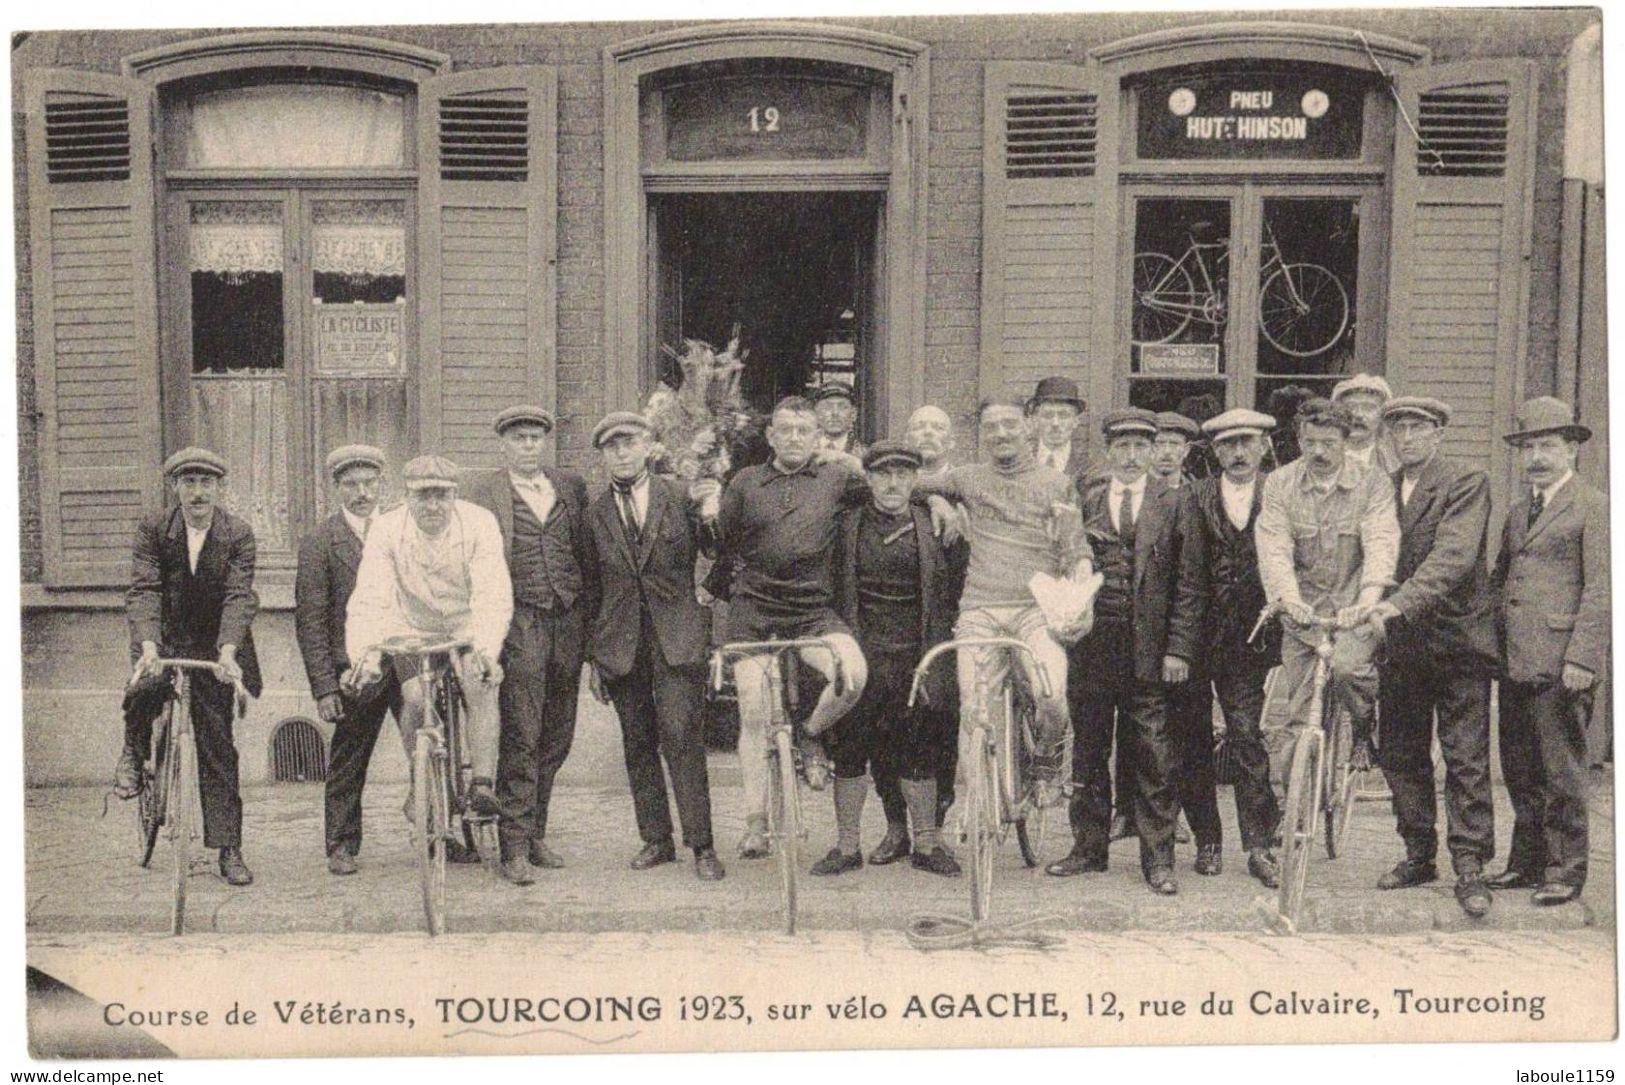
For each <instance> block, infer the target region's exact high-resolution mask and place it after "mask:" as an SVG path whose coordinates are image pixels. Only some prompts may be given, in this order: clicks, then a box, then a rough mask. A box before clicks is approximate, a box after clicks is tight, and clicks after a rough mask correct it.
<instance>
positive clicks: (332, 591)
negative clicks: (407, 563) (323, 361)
mask: <svg viewBox="0 0 1625 1085" xmlns="http://www.w3.org/2000/svg"><path fill="white" fill-rule="evenodd" d="M326 467H327V477H328V478H329V479H330V480H331V481H332V483H333V496H334V497H335V499H336V500H337V502H338V506H339V507H338V511H337V512H335V513H333V515H331V516H329V517H328V518H327V519H326V520H324V521H323V522H322V523H321V524H320V525H318V526H317V528H316V530H315V531H312V532H311V533H310V534H309V535H307V536H305V539H304V541H303V542H302V543H300V545H299V571H298V574H297V576H296V577H295V579H294V587H293V599H294V604H293V626H294V633H295V635H296V636H297V638H298V640H299V655H300V657H301V658H302V659H303V660H304V663H305V676H306V677H307V678H308V679H309V681H310V695H311V696H312V697H313V698H315V700H316V712H317V714H318V715H319V716H321V718H322V720H323V722H325V723H329V724H331V725H332V727H333V740H332V742H331V744H330V745H329V747H328V758H327V784H326V801H325V803H324V806H323V825H324V837H325V841H326V847H327V869H328V871H329V872H330V873H332V874H337V875H347V874H354V873H355V872H356V854H357V853H358V852H360V850H361V793H362V789H363V788H365V787H366V784H367V766H368V765H369V764H370V763H371V761H372V750H373V747H374V746H375V745H377V742H378V730H379V728H380V727H382V726H383V722H384V714H385V713H386V712H387V713H389V714H390V715H392V716H393V717H394V718H395V719H396V720H397V721H398V720H399V719H400V718H401V690H400V682H399V680H398V679H396V677H395V674H394V671H393V669H392V668H391V666H390V663H389V661H388V660H385V661H384V664H383V667H382V677H381V679H380V681H379V682H378V683H377V684H375V685H373V686H372V687H370V688H369V689H367V690H363V691H346V690H345V688H344V685H343V683H342V682H341V681H340V680H341V679H342V678H343V676H344V673H345V672H346V671H348V670H349V669H350V657H349V656H348V654H346V652H345V650H344V622H345V615H346V611H347V608H348V607H349V604H350V594H351V593H352V592H353V591H355V575H356V570H357V569H358V568H359V567H360V565H361V550H362V546H363V544H364V543H365V541H366V538H367V533H368V532H369V531H370V530H371V528H372V521H373V518H374V515H375V514H376V513H377V512H378V494H379V491H380V489H381V486H382V483H383V467H384V454H383V453H382V452H381V451H379V450H378V449H376V448H374V447H372V446H371V445H363V444H355V445H344V446H343V447H341V448H335V449H334V450H333V451H331V452H329V453H328V454H327V462H326Z"/></svg>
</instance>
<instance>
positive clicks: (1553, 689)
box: [1489, 396, 1609, 904]
mask: <svg viewBox="0 0 1625 1085" xmlns="http://www.w3.org/2000/svg"><path fill="white" fill-rule="evenodd" d="M1590 437H1591V430H1590V429H1589V428H1587V427H1585V426H1583V425H1580V424H1579V422H1577V421H1576V420H1575V417H1574V412H1573V410H1572V409H1571V408H1570V407H1569V405H1568V404H1567V403H1564V402H1563V401H1562V400H1560V399H1555V398H1553V397H1551V396H1542V397H1540V398H1538V399H1532V400H1530V401H1529V402H1527V403H1525V404H1524V405H1523V408H1522V409H1521V410H1520V411H1519V412H1518V418H1517V426H1516V428H1515V430H1514V431H1513V432H1512V433H1509V434H1507V435H1506V438H1505V439H1506V441H1507V442H1508V443H1509V444H1512V445H1515V446H1516V447H1517V449H1518V462H1519V464H1520V465H1521V466H1522V468H1523V477H1524V485H1523V486H1522V487H1521V488H1520V492H1519V494H1518V497H1517V499H1516V500H1515V501H1514V502H1513V504H1512V508H1511V509H1510V510H1508V512H1507V518H1506V525H1505V527H1504V529H1503V533H1502V536H1501V552H1500V555H1499V556H1498V557H1497V559H1496V564H1495V572H1494V574H1493V577H1492V584H1493V589H1494V591H1495V593H1496V595H1497V596H1498V603H1499V615H1498V625H1499V633H1500V638H1501V653H1502V656H1501V658H1502V666H1503V674H1502V678H1501V769H1502V771H1503V772H1504V773H1505V775H1506V783H1507V791H1508V792H1509V793H1510V795H1511V798H1512V811H1513V817H1514V819H1515V820H1514V822H1513V826H1512V847H1511V849H1510V850H1509V851H1508V853H1507V865H1506V869H1505V870H1504V871H1502V872H1501V873H1500V874H1497V875H1495V876H1494V877H1492V878H1490V879H1489V884H1490V885H1491V886H1492V887H1494V888H1498V889H1515V888H1522V887H1530V886H1533V887H1535V893H1534V900H1535V903H1536V904H1563V903H1566V902H1568V901H1571V900H1574V899H1575V898H1576V897H1578V896H1579V895H1580V891H1581V889H1583V888H1584V887H1585V881H1586V871H1587V859H1588V854H1589V848H1590V843H1589V832H1588V824H1587V823H1588V814H1587V810H1586V791H1585V788H1586V775H1585V774H1586V731H1587V729H1588V727H1589V726H1590V722H1591V707H1592V698H1593V696H1594V695H1595V692H1596V685H1597V679H1598V678H1599V677H1600V676H1602V674H1603V668H1604V667H1605V666H1606V665H1607V661H1608V633H1609V625H1608V623H1609V594H1608V593H1609V554H1608V498H1607V496H1606V495H1604V494H1603V493H1602V492H1601V491H1599V490H1597V489H1596V488H1595V487H1593V486H1591V485H1589V484H1587V483H1586V482H1584V481H1583V480H1581V479H1580V478H1579V476H1577V475H1576V474H1575V473H1574V465H1575V461H1576V460H1577V459H1578V457H1579V454H1580V445H1581V444H1583V443H1584V442H1585V441H1587V440H1589V439H1590Z"/></svg>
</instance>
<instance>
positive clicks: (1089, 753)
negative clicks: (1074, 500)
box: [1045, 407, 1209, 895]
mask: <svg viewBox="0 0 1625 1085" xmlns="http://www.w3.org/2000/svg"><path fill="white" fill-rule="evenodd" d="M1101 431H1102V433H1103V434H1104V436H1105V439H1106V461H1107V464H1108V469H1109V472H1110V474H1109V475H1108V476H1107V477H1106V478H1104V479H1097V480H1094V481H1092V482H1090V483H1088V484H1086V485H1085V487H1084V489H1083V523H1084V527H1085V529H1086V530H1087V531H1088V537H1089V545H1090V549H1091V550H1092V551H1093V552H1094V554H1095V557H1096V560H1097V561H1098V562H1099V567H1100V572H1101V574H1102V576H1104V578H1105V580H1104V583H1102V585H1101V588H1100V594H1099V595H1097V596H1096V597H1095V621H1094V628H1093V629H1092V630H1091V631H1090V632H1089V634H1088V635H1087V636H1085V637H1084V638H1083V639H1082V640H1081V641H1079V642H1078V644H1077V645H1076V647H1074V648H1073V649H1072V652H1071V653H1070V658H1069V659H1068V661H1067V667H1068V676H1069V681H1068V688H1067V699H1068V702H1069V704H1070V707H1071V712H1072V730H1073V735H1074V741H1073V745H1072V784H1073V791H1072V802H1071V806H1070V810H1069V814H1070V820H1071V823H1072V833H1073V845H1072V851H1071V853H1070V854H1068V855H1067V856H1066V857H1065V858H1063V859H1060V860H1058V861H1056V862H1054V863H1051V864H1050V865H1049V866H1048V867H1046V868H1045V869H1046V871H1047V872H1048V873H1050V874H1053V875H1056V876H1057V877H1070V876H1072V875H1076V874H1086V873H1096V872H1100V871H1104V870H1105V869H1106V863H1107V854H1106V851H1107V845H1108V844H1109V842H1110V825H1111V814H1112V810H1111V801H1112V796H1111V778H1110V775H1109V773H1108V772H1107V761H1108V759H1109V758H1110V756H1111V751H1112V746H1113V732H1114V729H1115V732H1116V743H1115V744H1116V746H1117V753H1118V758H1119V763H1120V764H1123V763H1125V762H1126V764H1127V765H1128V766H1129V771H1130V772H1131V774H1132V779H1131V780H1129V781H1126V782H1125V783H1124V785H1123V786H1121V787H1120V788H1119V800H1120V801H1122V800H1129V796H1132V799H1131V800H1129V801H1132V803H1133V808H1134V815H1133V821H1134V827H1135V830H1136V832H1137V833H1138V835H1139V838H1140V869H1141V873H1142V874H1143V875H1144V876H1145V881H1146V884H1147V885H1148V886H1149V887H1150V889H1151V891H1152V892H1154V893H1158V894H1162V895H1172V894H1174V893H1177V892H1178V891H1179V885H1178V882H1177V881H1176V880H1175V878H1174V872H1173V864H1174V819H1175V816H1176V815H1177V814H1178V811H1179V799H1178V795H1177V793H1176V792H1175V790H1174V784H1173V777H1172V768H1173V765H1172V750H1171V748H1170V746H1169V742H1168V732H1167V699H1166V698H1167V694H1166V690H1165V688H1164V684H1165V683H1167V684H1174V683H1181V682H1184V681H1186V680H1187V679H1188V678H1189V676H1190V661H1189V660H1188V659H1184V658H1180V657H1177V656H1174V655H1171V654H1169V652H1168V629H1169V624H1170V617H1171V611H1172V609H1173V599H1174V578H1175V574H1176V572H1177V554H1176V553H1175V547H1176V542H1175V537H1174V528H1175V521H1176V518H1177V512H1178V495H1177V494H1176V493H1175V492H1174V491H1173V490H1170V489H1169V488H1168V487H1167V486H1166V485H1165V484H1164V483H1163V482H1162V481H1161V480H1158V479H1152V478H1149V477H1148V474H1147V471H1146V465H1147V462H1148V460H1149V458H1150V455H1151V442H1152V439H1153V438H1154V437H1155V436H1156V433H1157V420H1156V416H1155V415H1154V414H1152V412H1150V411H1147V410H1143V409H1141V408H1138V407H1129V408H1127V409H1125V410H1119V411H1113V412H1112V413H1111V414H1108V415H1107V416H1106V418H1105V420H1104V422H1103V423H1102V426H1101ZM1208 858H1209V856H1208V853H1207V852H1206V851H1199V855H1198V870H1202V865H1203V863H1204V861H1205V860H1207V859H1208ZM1202 872H1203V873H1207V871H1202Z"/></svg>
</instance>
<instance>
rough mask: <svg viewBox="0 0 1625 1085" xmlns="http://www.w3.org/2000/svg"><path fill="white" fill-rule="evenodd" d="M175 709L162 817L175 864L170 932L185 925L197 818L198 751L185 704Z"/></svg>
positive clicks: (180, 931)
mask: <svg viewBox="0 0 1625 1085" xmlns="http://www.w3.org/2000/svg"><path fill="white" fill-rule="evenodd" d="M174 713H175V714H174V719H173V725H172V726H171V727H170V729H169V738H170V743H169V756H168V761H169V764H170V765H171V767H172V771H171V773H170V777H169V787H168V789H167V790H168V800H169V801H168V810H167V811H166V815H165V820H166V821H167V822H168V824H169V844H170V849H169V850H170V854H171V857H172V858H173V860H174V864H175V865H174V870H173V878H174V886H173V889H174V896H173V899H172V901H171V903H170V911H169V933H170V934H181V933H183V932H184V931H185V929H186V880H187V879H188V878H190V877H191V876H192V825H193V823H194V821H196V820H197V816H196V814H195V813H194V809H193V808H194V807H195V806H196V805H197V801H198V797H197V751H196V748H195V747H194V746H193V745H192V729H191V727H189V726H185V725H184V715H185V713H186V708H185V706H184V705H182V704H180V703H179V702H177V703H176V705H175V708H174Z"/></svg>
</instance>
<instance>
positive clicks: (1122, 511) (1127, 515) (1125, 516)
mask: <svg viewBox="0 0 1625 1085" xmlns="http://www.w3.org/2000/svg"><path fill="white" fill-rule="evenodd" d="M1117 534H1118V536H1119V537H1121V538H1122V540H1123V541H1124V542H1125V543H1128V544H1130V545H1132V544H1133V542H1134V491H1133V490H1124V491H1123V500H1122V504H1120V505H1119V506H1118V508H1117Z"/></svg>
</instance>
